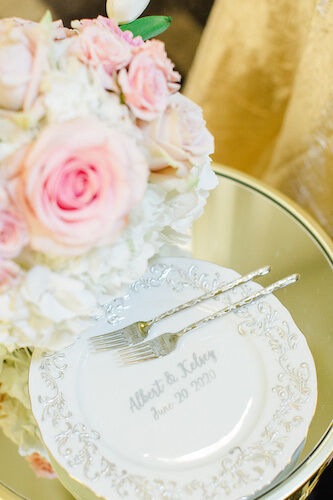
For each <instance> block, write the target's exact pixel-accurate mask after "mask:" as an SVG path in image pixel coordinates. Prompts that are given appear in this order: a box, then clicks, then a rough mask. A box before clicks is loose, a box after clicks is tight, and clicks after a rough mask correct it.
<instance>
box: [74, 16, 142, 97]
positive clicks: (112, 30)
mask: <svg viewBox="0 0 333 500" xmlns="http://www.w3.org/2000/svg"><path fill="white" fill-rule="evenodd" d="M72 26H74V27H77V29H78V30H79V36H78V37H77V39H76V40H75V41H74V43H73V44H72V45H71V47H70V50H69V53H70V54H73V55H75V56H76V57H78V59H79V60H80V61H82V62H83V63H84V64H86V65H88V66H91V67H93V68H94V69H96V70H97V71H98V72H99V74H100V76H101V80H102V83H103V85H104V86H105V88H107V89H113V88H114V84H113V83H112V78H110V77H112V76H114V74H115V72H116V71H118V70H119V69H121V68H124V67H126V66H127V65H128V63H129V62H130V60H131V58H132V50H133V46H132V44H131V43H129V42H128V41H127V40H126V39H125V37H124V36H123V32H122V31H121V30H120V28H119V27H118V26H117V25H116V24H115V23H114V22H112V21H111V20H110V19H106V18H103V17H102V16H100V17H98V18H97V19H93V20H90V19H83V20H82V21H75V22H74V23H72Z"/></svg>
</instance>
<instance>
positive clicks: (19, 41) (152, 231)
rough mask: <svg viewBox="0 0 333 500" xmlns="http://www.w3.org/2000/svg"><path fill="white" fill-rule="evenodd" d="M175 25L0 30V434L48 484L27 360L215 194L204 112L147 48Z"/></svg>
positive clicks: (69, 332) (7, 22)
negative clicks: (30, 392) (154, 37)
mask: <svg viewBox="0 0 333 500" xmlns="http://www.w3.org/2000/svg"><path fill="white" fill-rule="evenodd" d="M142 3H143V4H144V5H143V6H142V7H145V6H146V4H147V3H148V2H147V1H144V2H141V4H142ZM124 4H129V6H130V7H131V6H132V7H131V8H133V5H136V9H137V8H138V5H139V4H140V2H136V3H135V4H134V3H133V2H124ZM117 6H119V2H111V1H110V2H109V4H108V8H109V12H111V14H112V15H117V13H118V14H119V16H120V20H124V19H122V18H121V16H123V15H124V12H119V9H118V10H117ZM139 13H140V12H139ZM137 14H138V13H137V12H136V13H135V15H134V16H129V17H128V16H127V18H128V19H130V20H132V19H133V17H136V15H137ZM125 17H126V16H125ZM118 20H119V19H118ZM168 23H169V20H168V18H162V19H158V18H154V19H148V18H141V19H138V20H137V21H134V22H133V23H131V24H128V25H121V27H120V26H119V25H118V22H117V20H115V19H114V18H105V17H102V16H99V17H97V18H96V19H82V20H80V21H73V22H72V28H71V29H69V28H65V27H64V26H63V24H62V22H61V21H56V22H52V19H51V16H50V14H49V13H47V14H46V15H45V16H44V18H43V19H42V20H41V22H40V23H34V22H30V21H26V20H22V19H19V18H11V19H3V20H0V165H1V169H0V175H1V177H0V228H1V230H0V290H1V294H0V427H1V428H2V430H3V431H4V433H5V434H6V435H7V436H9V437H10V439H12V440H13V441H14V442H15V443H16V444H17V445H18V446H19V452H20V453H21V454H22V455H26V456H27V457H28V460H29V462H30V463H31V464H32V465H33V467H34V468H35V469H36V471H37V472H38V473H39V474H42V475H44V476H47V477H53V475H54V474H53V471H52V468H51V466H50V465H49V464H48V461H47V453H46V450H45V449H44V447H43V444H42V442H41V440H40V435H39V431H38V428H37V425H36V423H35V421H34V418H33V416H32V413H31V409H30V402H29V397H28V391H27V381H28V369H29V363H30V358H31V353H32V351H33V349H34V348H35V347H43V348H50V349H59V348H63V347H65V346H66V345H69V344H71V343H72V342H74V341H75V339H76V338H77V337H78V336H79V335H80V333H82V332H83V331H84V330H85V329H86V328H88V327H89V325H90V324H91V321H92V318H94V317H96V316H97V317H98V316H101V315H103V314H105V306H106V304H110V302H111V301H112V300H113V299H114V298H115V297H116V296H119V295H120V294H122V293H124V290H125V289H126V287H127V286H128V285H129V284H131V283H132V282H133V281H135V280H136V279H138V278H139V277H140V276H141V275H143V274H144V272H145V271H146V267H147V263H148V260H149V259H150V258H151V257H152V256H154V255H155V254H156V253H157V252H158V251H159V250H160V248H161V247H162V246H163V245H165V244H173V245H177V244H185V243H187V242H188V241H189V238H190V236H189V228H190V226H191V224H192V222H193V221H194V220H195V219H196V218H197V217H198V216H199V215H200V214H201V213H202V211H203V207H204V205H205V203H206V198H207V196H208V192H209V190H210V189H212V188H213V187H215V185H216V178H215V174H214V173H213V171H212V170H211V166H210V158H209V155H210V154H211V153H212V152H213V138H212V136H211V135H210V133H209V132H208V131H207V129H206V127H205V122H204V120H203V117H202V112H201V109H200V108H199V107H198V106H197V105H195V104H194V103H193V102H191V101H190V100H189V99H187V98H186V97H184V96H183V95H182V94H181V93H180V92H179V88H180V84H179V82H180V75H179V74H178V72H177V71H175V69H174V65H173V63H172V62H171V61H170V59H169V58H168V57H167V55H166V52H165V48H164V45H163V43H162V42H160V41H158V40H156V39H151V35H152V34H153V35H155V34H156V33H159V32H160V31H161V30H163V29H164V28H165V27H166V25H167V24H168ZM138 32H141V33H142V34H143V36H140V35H139V34H138Z"/></svg>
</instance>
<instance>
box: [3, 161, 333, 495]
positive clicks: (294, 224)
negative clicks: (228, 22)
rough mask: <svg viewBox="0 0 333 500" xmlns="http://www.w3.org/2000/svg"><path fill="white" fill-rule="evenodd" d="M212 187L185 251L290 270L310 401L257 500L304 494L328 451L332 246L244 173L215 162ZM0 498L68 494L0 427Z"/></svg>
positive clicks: (278, 272)
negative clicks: (312, 371)
mask: <svg viewBox="0 0 333 500" xmlns="http://www.w3.org/2000/svg"><path fill="white" fill-rule="evenodd" d="M215 169H216V171H217V173H218V175H219V179H220V183H219V186H218V188H217V189H216V190H215V191H214V192H213V193H212V194H211V196H210V197H209V200H208V204H207V206H206V209H205V214H204V215H203V216H202V217H201V218H200V219H199V220H198V221H197V222H196V224H195V226H194V230H193V245H192V247H193V248H192V250H193V257H195V258H198V259H203V260H208V261H211V262H214V263H216V264H219V265H221V266H224V267H229V268H232V269H236V270H237V271H238V272H240V273H242V274H243V273H246V272H248V271H249V270H251V269H255V268H257V267H260V266H262V265H265V264H270V265H272V266H273V271H272V272H271V273H270V276H269V277H267V278H263V279H262V281H261V282H262V284H266V283H267V284H268V282H269V281H272V280H275V278H276V279H278V278H280V277H281V276H285V275H287V274H291V273H293V272H299V273H301V275H302V279H301V281H300V282H299V284H298V286H297V293H296V292H295V289H294V290H293V287H291V288H290V289H285V290H281V291H280V292H278V293H277V296H278V298H279V299H280V300H281V302H282V303H283V304H284V305H285V306H286V307H287V308H288V309H289V311H290V313H291V314H292V316H293V318H294V320H295V322H296V324H297V325H298V326H299V328H300V329H301V331H302V332H303V333H304V335H305V337H306V338H307V341H308V344H309V346H310V349H311V351H312V354H313V356H314V359H315V362H316V366H317V375H318V390H319V393H318V406H317V410H316V413H315V416H314V419H313V421H312V424H311V427H310V430H309V434H308V438H307V440H306V443H305V446H304V449H303V452H302V455H301V457H300V460H299V463H298V465H297V466H296V467H295V469H294V470H293V471H292V473H291V474H290V476H289V477H288V478H286V479H285V480H284V481H283V482H282V483H281V484H278V485H276V486H275V487H274V488H273V489H272V490H271V491H269V492H268V493H266V494H265V495H264V496H262V497H261V498H262V499H265V500H266V498H267V499H268V498H269V500H281V499H284V498H289V497H291V496H293V500H294V499H297V498H301V497H302V496H303V498H305V496H304V494H306V493H307V492H308V491H309V490H310V489H311V488H312V486H313V485H314V484H315V482H316V480H317V478H318V476H319V474H320V472H321V471H322V470H323V469H324V468H325V466H326V465H327V463H328V462H329V460H330V458H331V457H332V454H333V428H332V421H331V419H332V415H333V400H332V397H331V391H332V380H333V364H332V362H331V360H332V359H333V332H332V325H333V310H332V307H331V303H332V290H333V273H332V270H333V246H332V242H331V240H330V239H329V238H328V237H327V236H326V235H325V233H324V232H323V231H322V230H321V229H320V227H319V226H318V225H317V224H316V223H315V222H314V221H313V220H312V219H311V218H310V217H309V216H308V215H306V214H305V213H304V212H303V211H302V210H301V209H299V207H298V206H296V205H295V204H294V203H292V202H291V201H290V200H289V199H287V198H285V197H283V196H282V195H281V194H279V193H277V192H275V191H274V190H272V189H271V188H268V187H267V186H265V185H264V184H262V183H260V182H258V181H256V180H254V179H253V178H252V177H249V176H246V175H244V174H240V173H238V172H236V171H234V170H231V169H229V168H225V167H220V166H218V165H215ZM0 456H1V458H0V461H1V467H0V498H1V499H2V500H18V499H22V498H23V499H24V498H25V499H28V500H45V498H47V499H48V500H53V499H56V500H70V499H72V498H73V497H72V496H71V495H70V494H69V493H68V492H67V491H66V490H65V489H64V488H63V487H62V486H61V484H60V482H59V481H57V480H55V481H48V480H43V479H36V478H35V477H34V474H33V472H32V471H31V470H30V469H29V466H28V464H26V463H25V460H24V459H23V458H22V457H19V456H18V454H17V451H16V447H15V446H14V445H12V444H11V443H10V442H9V441H8V440H7V439H6V438H4V437H3V436H2V435H1V433H0Z"/></svg>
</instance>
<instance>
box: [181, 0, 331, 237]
mask: <svg viewBox="0 0 333 500" xmlns="http://www.w3.org/2000/svg"><path fill="white" fill-rule="evenodd" d="M185 93H186V94H187V95H188V96H189V97H190V98H192V99H193V100H195V101H196V102H197V103H198V104H199V105H201V106H202V107H203V110H204V116H205V119H206V120H207V123H208V128H209V129H210V131H211V132H212V133H213V134H214V136H215V139H216V153H215V156H214V160H215V161H217V162H220V163H222V164H225V165H229V166H231V167H234V168H237V169H239V170H242V171H244V172H248V173H250V174H252V175H254V176H256V177H258V178H261V179H263V180H264V181H266V182H268V183H269V184H271V185H273V186H274V187H276V188H278V189H280V190H281V191H282V192H284V193H285V194H287V195H288V196H290V197H291V198H292V199H294V200H295V201H297V202H298V203H299V204H300V205H302V206H303V207H304V208H305V209H307V210H308V211H309V212H310V213H311V214H312V215H313V216H314V217H315V218H316V219H317V220H318V221H319V223H320V224H321V225H322V226H323V227H324V229H326V231H327V232H328V233H329V234H330V235H331V236H333V2H332V1H330V0H278V1H271V0H215V3H214V6H213V9H212V11H211V14H210V17H209V20H208V23H207V26H206V29H205V31H204V34H203V36H202V39H201V42H200V45H199V49H198V52H197V55H196V58H195V60H194V64H193V66H192V69H191V72H190V74H189V77H188V80H187V85H186V88H185Z"/></svg>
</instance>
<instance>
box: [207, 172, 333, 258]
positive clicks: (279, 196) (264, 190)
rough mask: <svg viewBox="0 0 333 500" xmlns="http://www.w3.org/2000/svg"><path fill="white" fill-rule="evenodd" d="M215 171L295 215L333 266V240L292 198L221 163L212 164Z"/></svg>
mask: <svg viewBox="0 0 333 500" xmlns="http://www.w3.org/2000/svg"><path fill="white" fill-rule="evenodd" d="M212 167H213V170H214V171H215V172H216V173H217V174H218V175H220V176H222V177H226V178H229V179H231V180H235V181H237V182H239V183H241V184H243V185H245V186H248V187H250V188H252V189H255V190H256V191H258V192H259V193H261V194H263V195H264V196H266V197H267V198H270V199H271V200H273V201H274V202H275V203H277V204H278V205H280V206H281V207H282V208H284V209H285V210H287V211H288V212H289V213H290V214H291V215H293V216H294V217H295V218H296V219H297V220H298V221H299V222H300V223H301V224H302V225H303V226H304V227H305V228H306V229H307V230H308V231H309V232H310V233H311V234H312V235H313V236H314V237H315V238H316V240H317V241H318V242H319V243H320V244H321V246H322V247H323V249H324V250H325V252H326V254H327V256H328V257H329V259H330V261H331V263H332V265H333V240H332V238H331V237H330V236H329V235H328V234H327V232H326V231H325V230H324V229H323V228H322V226H321V225H320V224H319V223H318V222H317V221H316V219H314V217H313V216H312V215H311V214H309V212H307V211H306V210H305V209H304V208H302V207H301V206H300V205H299V204H298V203H297V202H295V201H294V200H292V199H291V198H290V197H288V196H287V195H285V194H284V193H282V192H281V191H279V190H278V189H276V188H274V187H272V186H269V185H268V184H267V183H265V182H264V181H261V180H259V179H256V178H255V177H253V176H251V175H249V174H245V173H244V172H240V171H239V170H236V169H234V168H231V167H227V166H225V165H221V164H219V163H213V164H212Z"/></svg>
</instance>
